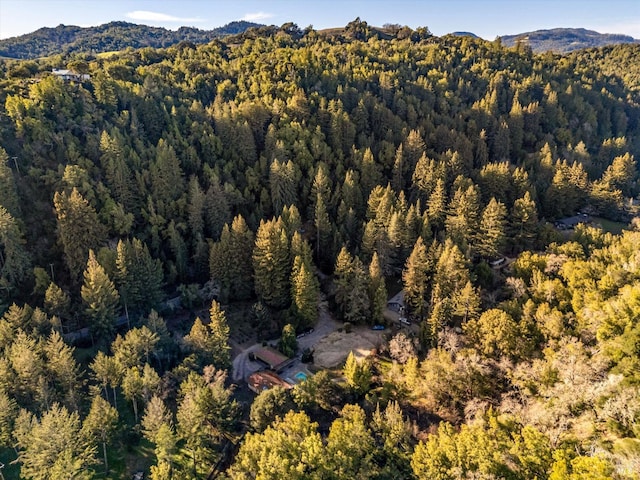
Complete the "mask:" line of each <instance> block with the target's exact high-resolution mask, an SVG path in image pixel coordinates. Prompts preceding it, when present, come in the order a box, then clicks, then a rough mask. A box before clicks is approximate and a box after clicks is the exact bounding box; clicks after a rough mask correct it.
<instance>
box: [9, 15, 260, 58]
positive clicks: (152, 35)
mask: <svg viewBox="0 0 640 480" xmlns="http://www.w3.org/2000/svg"><path fill="white" fill-rule="evenodd" d="M259 26H260V25H259V24H257V23H252V22H245V21H239V22H231V23H229V24H227V25H224V26H223V27H218V28H215V29H213V30H209V31H206V30H199V29H197V28H193V27H181V28H179V29H178V30H175V31H174V30H167V29H165V28H160V27H150V26H148V25H135V24H133V23H127V22H110V23H105V24H103V25H99V26H97V27H87V28H83V27H76V26H74V25H58V26H57V27H54V28H48V27H46V28H41V29H39V30H36V31H35V32H33V33H28V34H26V35H21V36H19V37H13V38H9V39H5V40H2V41H0V56H3V57H10V58H38V57H45V56H49V55H54V54H57V53H63V52H65V53H83V52H88V51H91V52H94V53H100V52H111V51H114V50H124V49H125V48H127V47H133V48H143V47H153V48H158V47H167V46H169V45H174V44H177V43H179V42H185V44H186V45H189V43H190V42H192V43H207V42H210V41H211V40H213V39H215V38H219V37H224V36H227V35H236V34H238V33H242V32H244V31H245V30H247V29H249V28H255V27H259ZM68 67H69V68H72V67H74V64H70V65H68Z"/></svg>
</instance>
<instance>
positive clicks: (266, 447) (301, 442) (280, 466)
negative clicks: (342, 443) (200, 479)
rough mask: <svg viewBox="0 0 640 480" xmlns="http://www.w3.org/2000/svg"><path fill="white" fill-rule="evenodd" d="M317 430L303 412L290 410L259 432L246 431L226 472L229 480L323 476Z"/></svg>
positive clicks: (308, 479)
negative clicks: (233, 460)
mask: <svg viewBox="0 0 640 480" xmlns="http://www.w3.org/2000/svg"><path fill="white" fill-rule="evenodd" d="M317 429H318V424H317V423H314V422H311V419H310V418H309V417H308V416H307V415H306V414H305V413H301V412H300V413H298V412H293V411H291V412H289V413H287V414H286V415H285V416H284V418H282V419H278V420H276V421H275V422H274V423H273V424H272V425H271V426H269V427H267V429H266V430H265V431H264V432H263V433H248V434H247V435H246V436H245V438H244V442H243V443H242V446H241V447H240V451H239V452H238V455H237V457H236V460H235V462H234V464H233V466H232V467H231V468H230V469H229V471H228V472H227V473H228V475H229V476H230V477H231V479H232V480H248V479H250V478H260V479H262V480H282V479H287V480H311V479H318V480H319V479H321V478H324V477H323V476H322V473H323V470H324V467H323V462H324V448H323V445H322V438H321V437H320V434H319V433H318V431H317Z"/></svg>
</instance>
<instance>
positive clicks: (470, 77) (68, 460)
mask: <svg viewBox="0 0 640 480" xmlns="http://www.w3.org/2000/svg"><path fill="white" fill-rule="evenodd" d="M54 68H55V69H59V68H67V69H69V70H71V71H73V72H76V73H78V74H88V75H89V76H90V78H89V79H85V80H81V79H80V77H78V78H77V79H76V80H71V81H64V80H62V79H61V78H58V77H57V76H55V75H53V74H52V73H51V72H52V69H54ZM0 145H1V147H2V149H0V253H1V255H0V287H1V288H0V301H1V311H2V316H1V317H0V463H2V464H4V468H3V469H1V470H0V473H2V474H3V475H4V478H6V479H7V480H8V479H17V478H25V479H38V480H39V479H43V480H44V479H62V478H74V479H90V478H96V479H100V478H110V479H116V478H131V477H132V475H133V474H134V473H135V472H138V471H140V472H144V474H145V478H151V479H154V480H160V479H191V478H194V479H195V478H198V479H204V478H218V479H230V480H241V479H261V480H267V479H269V480H271V479H273V480H281V479H292V480H293V479H417V480H427V479H429V480H448V479H522V480H530V479H534V478H537V479H540V480H541V479H549V480H561V479H569V480H579V479H580V480H586V479H598V480H605V479H616V480H618V479H619V480H632V479H638V478H640V477H639V474H638V472H640V390H639V388H640V387H639V385H640V314H639V312H640V250H639V249H638V245H639V244H640V221H639V220H638V217H637V215H638V212H637V203H638V200H637V197H638V194H639V193H640V190H639V188H640V185H639V184H638V168H637V164H636V160H635V157H636V156H637V154H638V152H639V151H640V46H639V45H634V44H630V45H619V46H615V47H607V48H603V49H592V50H584V51H578V52H574V53H572V54H569V55H565V56H560V55H555V54H551V53H547V54H541V55H538V54H534V53H533V52H532V51H531V49H529V48H527V47H525V46H523V45H521V44H519V45H516V46H515V47H511V48H507V47H505V46H503V45H502V44H501V43H500V41H495V42H487V41H484V40H481V39H478V38H472V37H469V36H465V37H458V36H444V37H440V38H437V37H434V36H432V35H431V34H430V32H429V30H428V29H427V28H420V29H417V30H412V29H410V28H408V27H401V26H393V25H391V26H386V28H385V30H384V31H382V30H380V29H373V28H371V27H370V26H369V25H368V24H367V23H366V22H363V21H360V20H359V19H356V20H354V21H353V22H351V23H350V24H349V25H347V26H346V27H345V28H344V29H336V30H332V31H327V32H318V31H315V30H313V29H312V28H307V29H305V30H301V29H300V28H298V26H296V25H294V24H285V25H283V26H282V27H263V28H262V29H253V30H249V31H248V32H246V33H244V34H240V35H238V36H235V37H229V38H228V39H224V40H214V41H213V42H211V43H208V44H204V45H195V44H194V43H191V42H188V41H183V42H181V43H179V44H178V45H175V46H171V47H169V48H160V49H156V48H150V47H148V48H142V49H137V50H135V49H128V50H125V51H122V52H118V53H113V54H110V55H97V56H96V55H91V54H73V55H71V54H65V55H55V56H51V57H47V58H43V59H39V60H3V61H1V62H0ZM571 219H574V220H571ZM575 219H577V220H575ZM584 219H588V220H589V222H588V223H581V222H582V221H583V220H584ZM572 222H573V223H572ZM567 225H570V226H569V227H566V226H567ZM621 227H624V230H623V231H622V232H621V231H620V228H621ZM401 289H402V290H403V291H404V301H405V303H406V309H407V311H406V318H407V319H408V320H405V322H406V323H410V324H411V325H406V324H401V323H399V322H393V321H391V320H389V318H388V316H386V315H385V310H386V308H387V300H388V298H389V297H391V296H392V295H394V294H396V293H397V292H398V291H400V290H401ZM326 315H330V316H333V317H335V318H336V319H337V321H339V322H340V331H341V332H342V333H344V334H345V335H347V334H348V335H358V333H357V332H359V331H364V330H370V329H371V327H372V326H374V325H381V326H384V327H385V330H383V331H382V332H381V333H380V339H381V341H380V343H379V344H378V345H376V348H375V352H373V353H374V354H373V355H369V356H366V357H363V356H362V355H356V353H358V352H351V353H350V352H344V357H345V358H346V361H345V362H343V363H341V364H340V365H339V366H338V367H336V368H330V369H321V368H316V367H314V366H313V364H312V363H310V364H309V367H308V368H309V370H310V371H312V372H313V373H314V375H312V376H311V375H310V376H309V378H307V379H306V381H303V382H299V383H297V385H296V386H295V387H293V388H283V387H274V388H271V389H268V390H264V391H262V392H261V393H259V394H257V395H254V394H253V393H251V392H250V391H249V390H248V389H247V387H246V383H245V381H244V380H245V379H243V378H240V379H237V378H235V377H234V374H233V372H234V369H233V368H232V365H233V364H232V362H233V359H234V357H235V356H236V355H238V354H239V353H241V352H242V350H243V346H242V345H243V340H242V339H243V338H245V339H246V337H247V336H248V337H250V338H251V339H252V341H253V342H258V343H260V342H262V341H269V340H272V339H278V338H280V340H279V342H278V347H279V348H280V350H281V351H282V352H283V353H285V354H287V355H288V356H291V355H294V354H296V349H297V341H296V334H300V333H301V332H308V331H309V329H310V328H312V327H315V326H316V325H317V324H318V322H320V321H324V320H322V319H319V317H320V316H326ZM403 318H404V317H403ZM358 329H360V330H358ZM349 331H353V332H354V333H347V332H349ZM243 336H244V337H243ZM299 353H303V354H304V355H303V358H304V357H305V356H306V357H307V358H306V360H305V361H307V360H309V357H312V356H313V351H309V350H307V351H305V352H299Z"/></svg>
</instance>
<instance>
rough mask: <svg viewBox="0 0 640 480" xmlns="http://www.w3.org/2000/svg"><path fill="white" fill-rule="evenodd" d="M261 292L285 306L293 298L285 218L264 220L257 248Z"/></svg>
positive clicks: (271, 302) (274, 303)
mask: <svg viewBox="0 0 640 480" xmlns="http://www.w3.org/2000/svg"><path fill="white" fill-rule="evenodd" d="M253 270H254V280H255V288H256V293H257V294H258V296H259V297H260V298H261V299H262V301H264V303H266V304H267V305H269V306H272V307H275V308H284V307H286V306H287V304H288V303H289V300H290V285H289V280H290V274H291V265H290V260H289V241H288V239H287V234H286V232H285V230H284V228H283V227H282V222H281V221H276V220H269V221H266V222H265V221H262V222H260V227H259V228H258V232H257V233H256V240H255V247H254V249H253Z"/></svg>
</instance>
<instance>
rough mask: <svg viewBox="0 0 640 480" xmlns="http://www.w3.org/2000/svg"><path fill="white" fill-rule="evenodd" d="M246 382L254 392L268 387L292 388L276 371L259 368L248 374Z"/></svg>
mask: <svg viewBox="0 0 640 480" xmlns="http://www.w3.org/2000/svg"><path fill="white" fill-rule="evenodd" d="M247 384H248V385H249V388H250V389H251V390H252V391H253V392H255V393H260V392H262V391H263V390H269V389H270V388H273V387H278V386H279V387H282V388H286V389H289V388H293V385H291V384H290V383H287V382H285V381H284V380H283V379H282V378H280V377H279V376H278V374H277V373H274V372H271V371H269V370H261V371H259V372H255V373H252V374H251V375H249V378H248V380H247Z"/></svg>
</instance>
